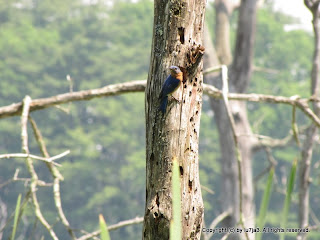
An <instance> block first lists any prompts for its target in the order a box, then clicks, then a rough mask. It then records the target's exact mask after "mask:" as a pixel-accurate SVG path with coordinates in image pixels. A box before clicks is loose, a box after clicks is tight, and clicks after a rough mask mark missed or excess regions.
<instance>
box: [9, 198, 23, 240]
mask: <svg viewBox="0 0 320 240" xmlns="http://www.w3.org/2000/svg"><path fill="white" fill-rule="evenodd" d="M20 203H21V194H19V196H18V199H17V205H16V210H15V212H14V220H13V228H12V233H11V238H10V239H11V240H14V238H15V236H16V232H17V227H18V223H19V213H20Z"/></svg>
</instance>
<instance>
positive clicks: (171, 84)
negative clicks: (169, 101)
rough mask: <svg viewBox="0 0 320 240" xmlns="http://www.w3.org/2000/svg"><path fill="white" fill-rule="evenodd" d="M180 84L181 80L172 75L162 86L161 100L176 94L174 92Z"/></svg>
mask: <svg viewBox="0 0 320 240" xmlns="http://www.w3.org/2000/svg"><path fill="white" fill-rule="evenodd" d="M179 84H180V80H179V79H176V78H174V77H172V76H171V75H170V76H169V77H168V78H167V79H166V81H165V82H164V84H163V86H162V89H161V92H160V95H159V98H163V97H164V96H167V95H168V94H170V93H172V92H174V90H176V89H177V87H178V86H179Z"/></svg>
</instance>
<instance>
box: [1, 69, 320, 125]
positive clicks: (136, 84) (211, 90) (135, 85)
mask: <svg viewBox="0 0 320 240" xmlns="http://www.w3.org/2000/svg"><path fill="white" fill-rule="evenodd" d="M219 69H221V66H219V67H215V68H212V69H208V70H206V71H205V74H208V73H210V72H213V71H218V70H219ZM146 84H147V82H146V80H139V81H132V82H127V83H119V84H114V85H108V86H105V87H103V88H98V89H93V90H86V91H79V92H72V93H64V94H60V95H57V96H53V97H49V98H39V99H34V100H32V101H31V103H30V111H36V110H40V109H44V108H48V107H51V106H55V105H58V104H62V103H67V102H72V101H84V100H90V99H93V98H98V97H105V96H113V95H119V94H124V93H129V92H143V91H144V90H145V87H146ZM203 92H204V93H205V94H207V95H208V96H210V97H212V98H218V99H222V92H221V90H219V89H217V88H215V87H214V86H211V85H208V84H203ZM227 97H228V99H229V100H240V101H249V102H266V103H273V104H288V105H291V106H294V105H296V106H297V107H298V108H299V109H300V110H301V111H302V112H304V113H305V114H306V115H307V116H308V117H309V118H310V119H311V120H312V121H313V122H314V123H315V124H316V125H317V126H318V127H320V119H319V118H318V117H317V116H316V115H315V113H314V112H313V111H312V110H311V109H310V108H309V106H308V104H307V103H308V102H320V98H317V97H314V96H313V97H310V98H299V97H298V96H292V97H284V96H273V95H264V94H255V93H251V94H237V93H228V94H227ZM21 109H22V102H20V103H14V104H11V105H8V106H4V107H0V118H6V117H11V116H15V115H18V114H21Z"/></svg>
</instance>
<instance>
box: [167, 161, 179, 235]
mask: <svg viewBox="0 0 320 240" xmlns="http://www.w3.org/2000/svg"><path fill="white" fill-rule="evenodd" d="M181 221H182V219H181V195H180V178H179V162H178V160H177V158H176V157H174V158H173V160H172V220H171V223H170V239H171V240H179V239H182V234H181V231H182V224H181Z"/></svg>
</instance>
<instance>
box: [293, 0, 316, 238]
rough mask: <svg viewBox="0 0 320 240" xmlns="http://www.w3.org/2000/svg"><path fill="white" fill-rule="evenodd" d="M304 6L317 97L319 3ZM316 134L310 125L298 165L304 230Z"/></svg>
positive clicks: (301, 221) (306, 221)
mask: <svg viewBox="0 0 320 240" xmlns="http://www.w3.org/2000/svg"><path fill="white" fill-rule="evenodd" d="M304 2H305V5H306V6H307V7H308V8H309V10H310V11H311V13H312V16H313V20H312V24H313V31H314V55H313V62H312V73H311V81H312V84H311V94H312V95H313V96H315V97H316V96H318V95H319V82H320V75H319V73H320V9H319V6H320V1H319V0H318V1H309V0H305V1H304ZM313 109H314V112H315V113H316V114H317V115H318V116H319V114H320V105H319V103H313ZM317 133H318V128H317V126H316V125H315V124H314V123H312V124H311V126H310V127H309V128H308V130H307V134H306V139H305V142H304V144H303V149H302V156H301V161H300V163H299V227H300V228H306V227H308V226H309V185H310V168H311V160H312V152H313V143H314V141H315V138H316V136H317ZM297 239H307V235H306V233H299V234H298V237H297Z"/></svg>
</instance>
